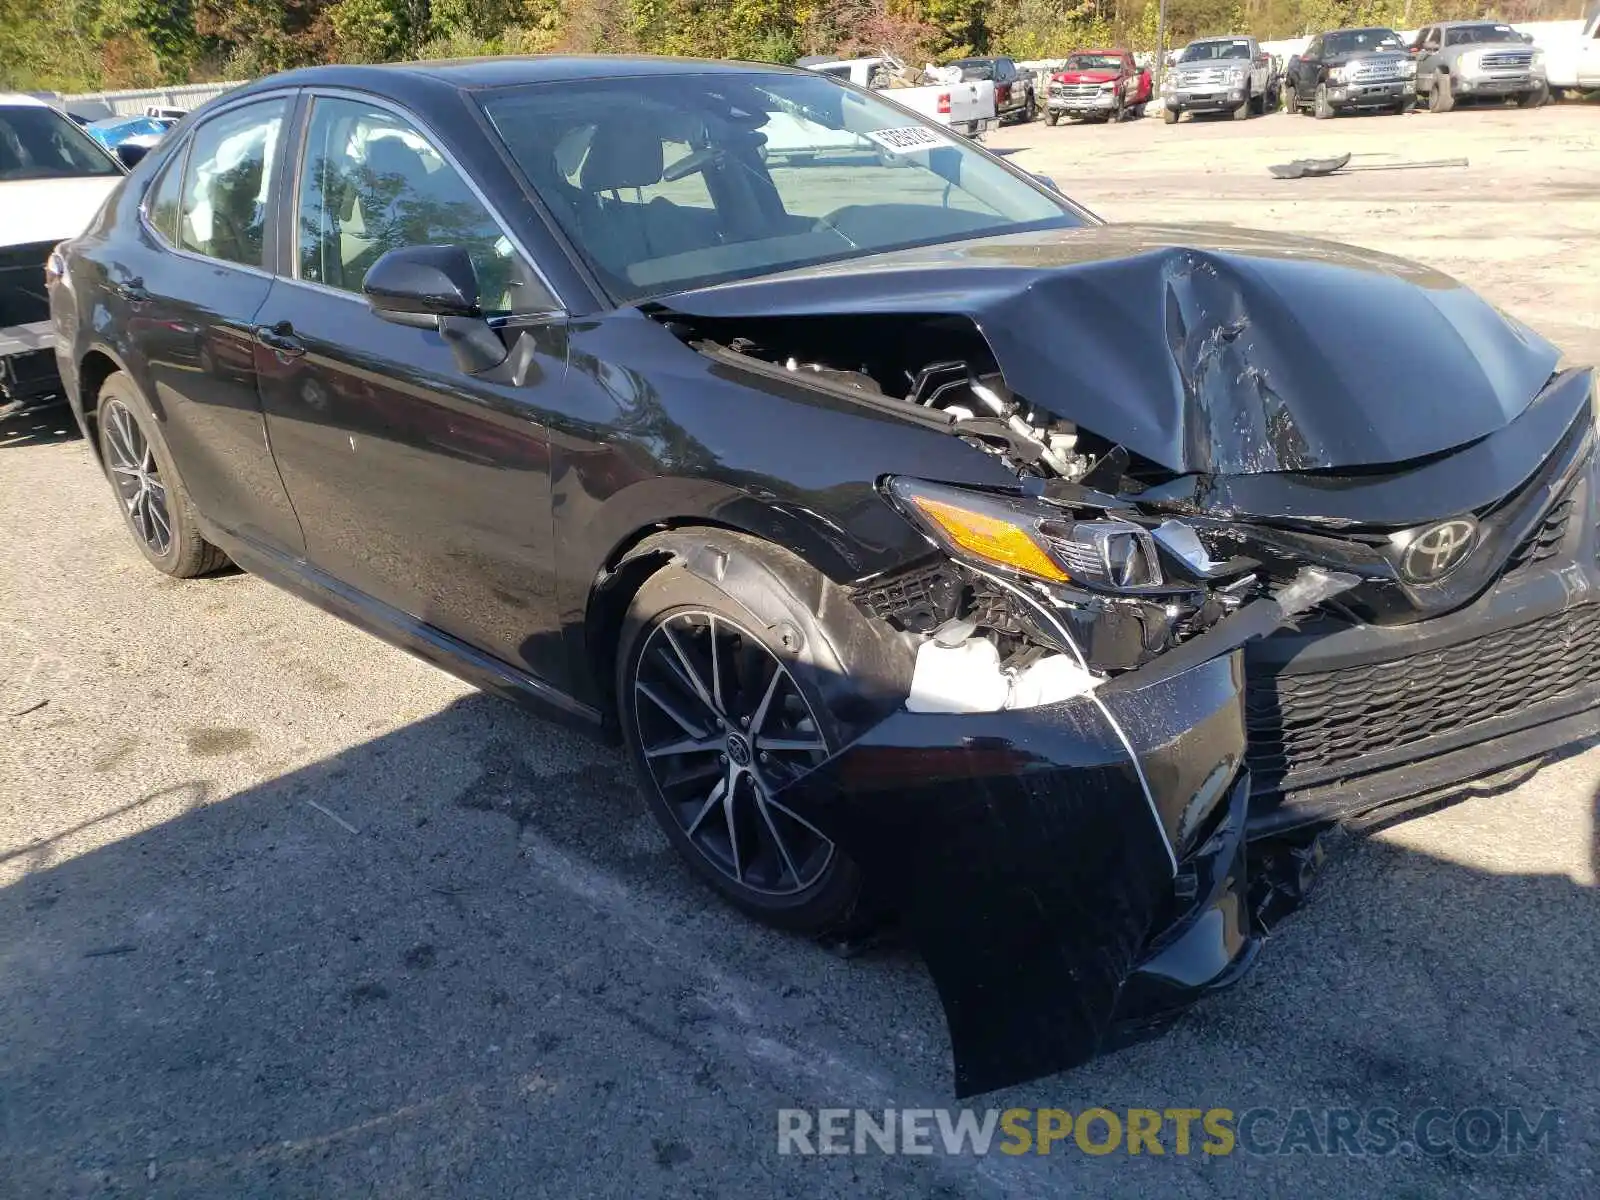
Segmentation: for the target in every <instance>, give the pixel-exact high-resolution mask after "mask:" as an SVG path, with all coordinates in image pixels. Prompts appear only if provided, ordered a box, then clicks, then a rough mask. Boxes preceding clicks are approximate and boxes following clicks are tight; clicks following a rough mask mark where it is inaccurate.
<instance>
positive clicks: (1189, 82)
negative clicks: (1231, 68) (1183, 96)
mask: <svg viewBox="0 0 1600 1200" xmlns="http://www.w3.org/2000/svg"><path fill="white" fill-rule="evenodd" d="M1227 82H1228V74H1227V72H1226V71H1224V70H1222V68H1220V67H1202V68H1201V69H1200V70H1198V71H1183V72H1180V73H1179V74H1178V76H1177V86H1178V88H1179V89H1180V90H1187V89H1189V88H1198V87H1219V86H1221V85H1223V84H1225V83H1227Z"/></svg>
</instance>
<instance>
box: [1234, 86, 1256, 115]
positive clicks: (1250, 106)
mask: <svg viewBox="0 0 1600 1200" xmlns="http://www.w3.org/2000/svg"><path fill="white" fill-rule="evenodd" d="M1255 106H1256V102H1255V97H1253V96H1251V95H1250V93H1249V92H1248V91H1246V92H1245V94H1244V103H1243V104H1241V105H1239V107H1238V108H1236V109H1234V110H1233V113H1232V114H1231V115H1232V116H1233V119H1234V120H1235V121H1248V120H1249V119H1250V117H1251V116H1252V115H1253V113H1254V111H1255Z"/></svg>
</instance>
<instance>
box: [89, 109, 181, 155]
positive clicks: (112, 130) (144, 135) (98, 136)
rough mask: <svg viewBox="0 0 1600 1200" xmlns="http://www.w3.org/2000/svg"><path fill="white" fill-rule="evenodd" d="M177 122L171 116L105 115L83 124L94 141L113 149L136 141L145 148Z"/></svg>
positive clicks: (152, 144) (159, 138)
mask: <svg viewBox="0 0 1600 1200" xmlns="http://www.w3.org/2000/svg"><path fill="white" fill-rule="evenodd" d="M177 123H178V122H177V120H176V119H175V118H172V117H106V118H105V119H104V120H100V121H91V122H89V124H87V125H85V126H84V130H85V132H87V133H88V135H89V136H90V137H92V138H93V139H94V140H95V141H97V142H99V143H100V144H101V145H102V146H104V147H105V148H106V149H107V150H111V151H113V152H114V151H115V150H116V148H117V147H118V146H120V145H122V144H123V143H124V142H133V141H138V142H140V143H142V144H143V145H144V148H145V149H147V150H148V149H149V148H150V147H151V146H154V145H155V144H156V143H157V142H159V141H160V140H161V138H162V137H163V136H164V135H165V134H166V132H167V130H169V129H171V128H172V127H173V126H174V125H176V124H177Z"/></svg>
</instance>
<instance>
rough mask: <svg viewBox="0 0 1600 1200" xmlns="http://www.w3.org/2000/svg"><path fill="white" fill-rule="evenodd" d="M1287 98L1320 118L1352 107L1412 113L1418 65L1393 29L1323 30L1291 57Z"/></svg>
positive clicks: (1293, 105) (1291, 106)
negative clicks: (1295, 55)
mask: <svg viewBox="0 0 1600 1200" xmlns="http://www.w3.org/2000/svg"><path fill="white" fill-rule="evenodd" d="M1284 103H1285V106H1286V107H1287V108H1288V110H1289V111H1290V112H1297V111H1298V112H1309V113H1311V115H1312V116H1314V117H1316V118H1317V119H1318V120H1323V119H1326V118H1328V117H1332V116H1337V115H1338V114H1340V113H1347V112H1391V113H1408V112H1410V111H1411V110H1412V109H1414V108H1415V107H1416V106H1417V65H1416V63H1415V62H1413V61H1412V58H1411V51H1410V50H1409V49H1408V48H1407V46H1406V44H1405V43H1404V42H1402V41H1401V40H1400V35H1399V34H1397V33H1396V32H1395V31H1394V30H1392V29H1384V28H1381V27H1373V28H1370V29H1335V30H1332V31H1331V32H1328V33H1319V34H1317V35H1316V36H1315V37H1313V38H1312V39H1311V41H1310V42H1308V43H1307V44H1306V48H1305V49H1304V50H1302V51H1301V52H1300V54H1299V56H1298V57H1297V58H1293V59H1290V60H1289V70H1288V74H1287V78H1286V79H1285V80H1284Z"/></svg>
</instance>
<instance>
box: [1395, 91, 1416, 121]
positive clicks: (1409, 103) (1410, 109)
mask: <svg viewBox="0 0 1600 1200" xmlns="http://www.w3.org/2000/svg"><path fill="white" fill-rule="evenodd" d="M1394 111H1395V112H1397V113H1399V114H1400V115H1401V116H1402V117H1409V116H1410V115H1411V114H1412V113H1414V112H1416V111H1417V98H1416V97H1415V96H1407V97H1406V98H1405V99H1404V100H1402V101H1400V105H1399V107H1398V108H1396V109H1395V110H1394Z"/></svg>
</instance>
